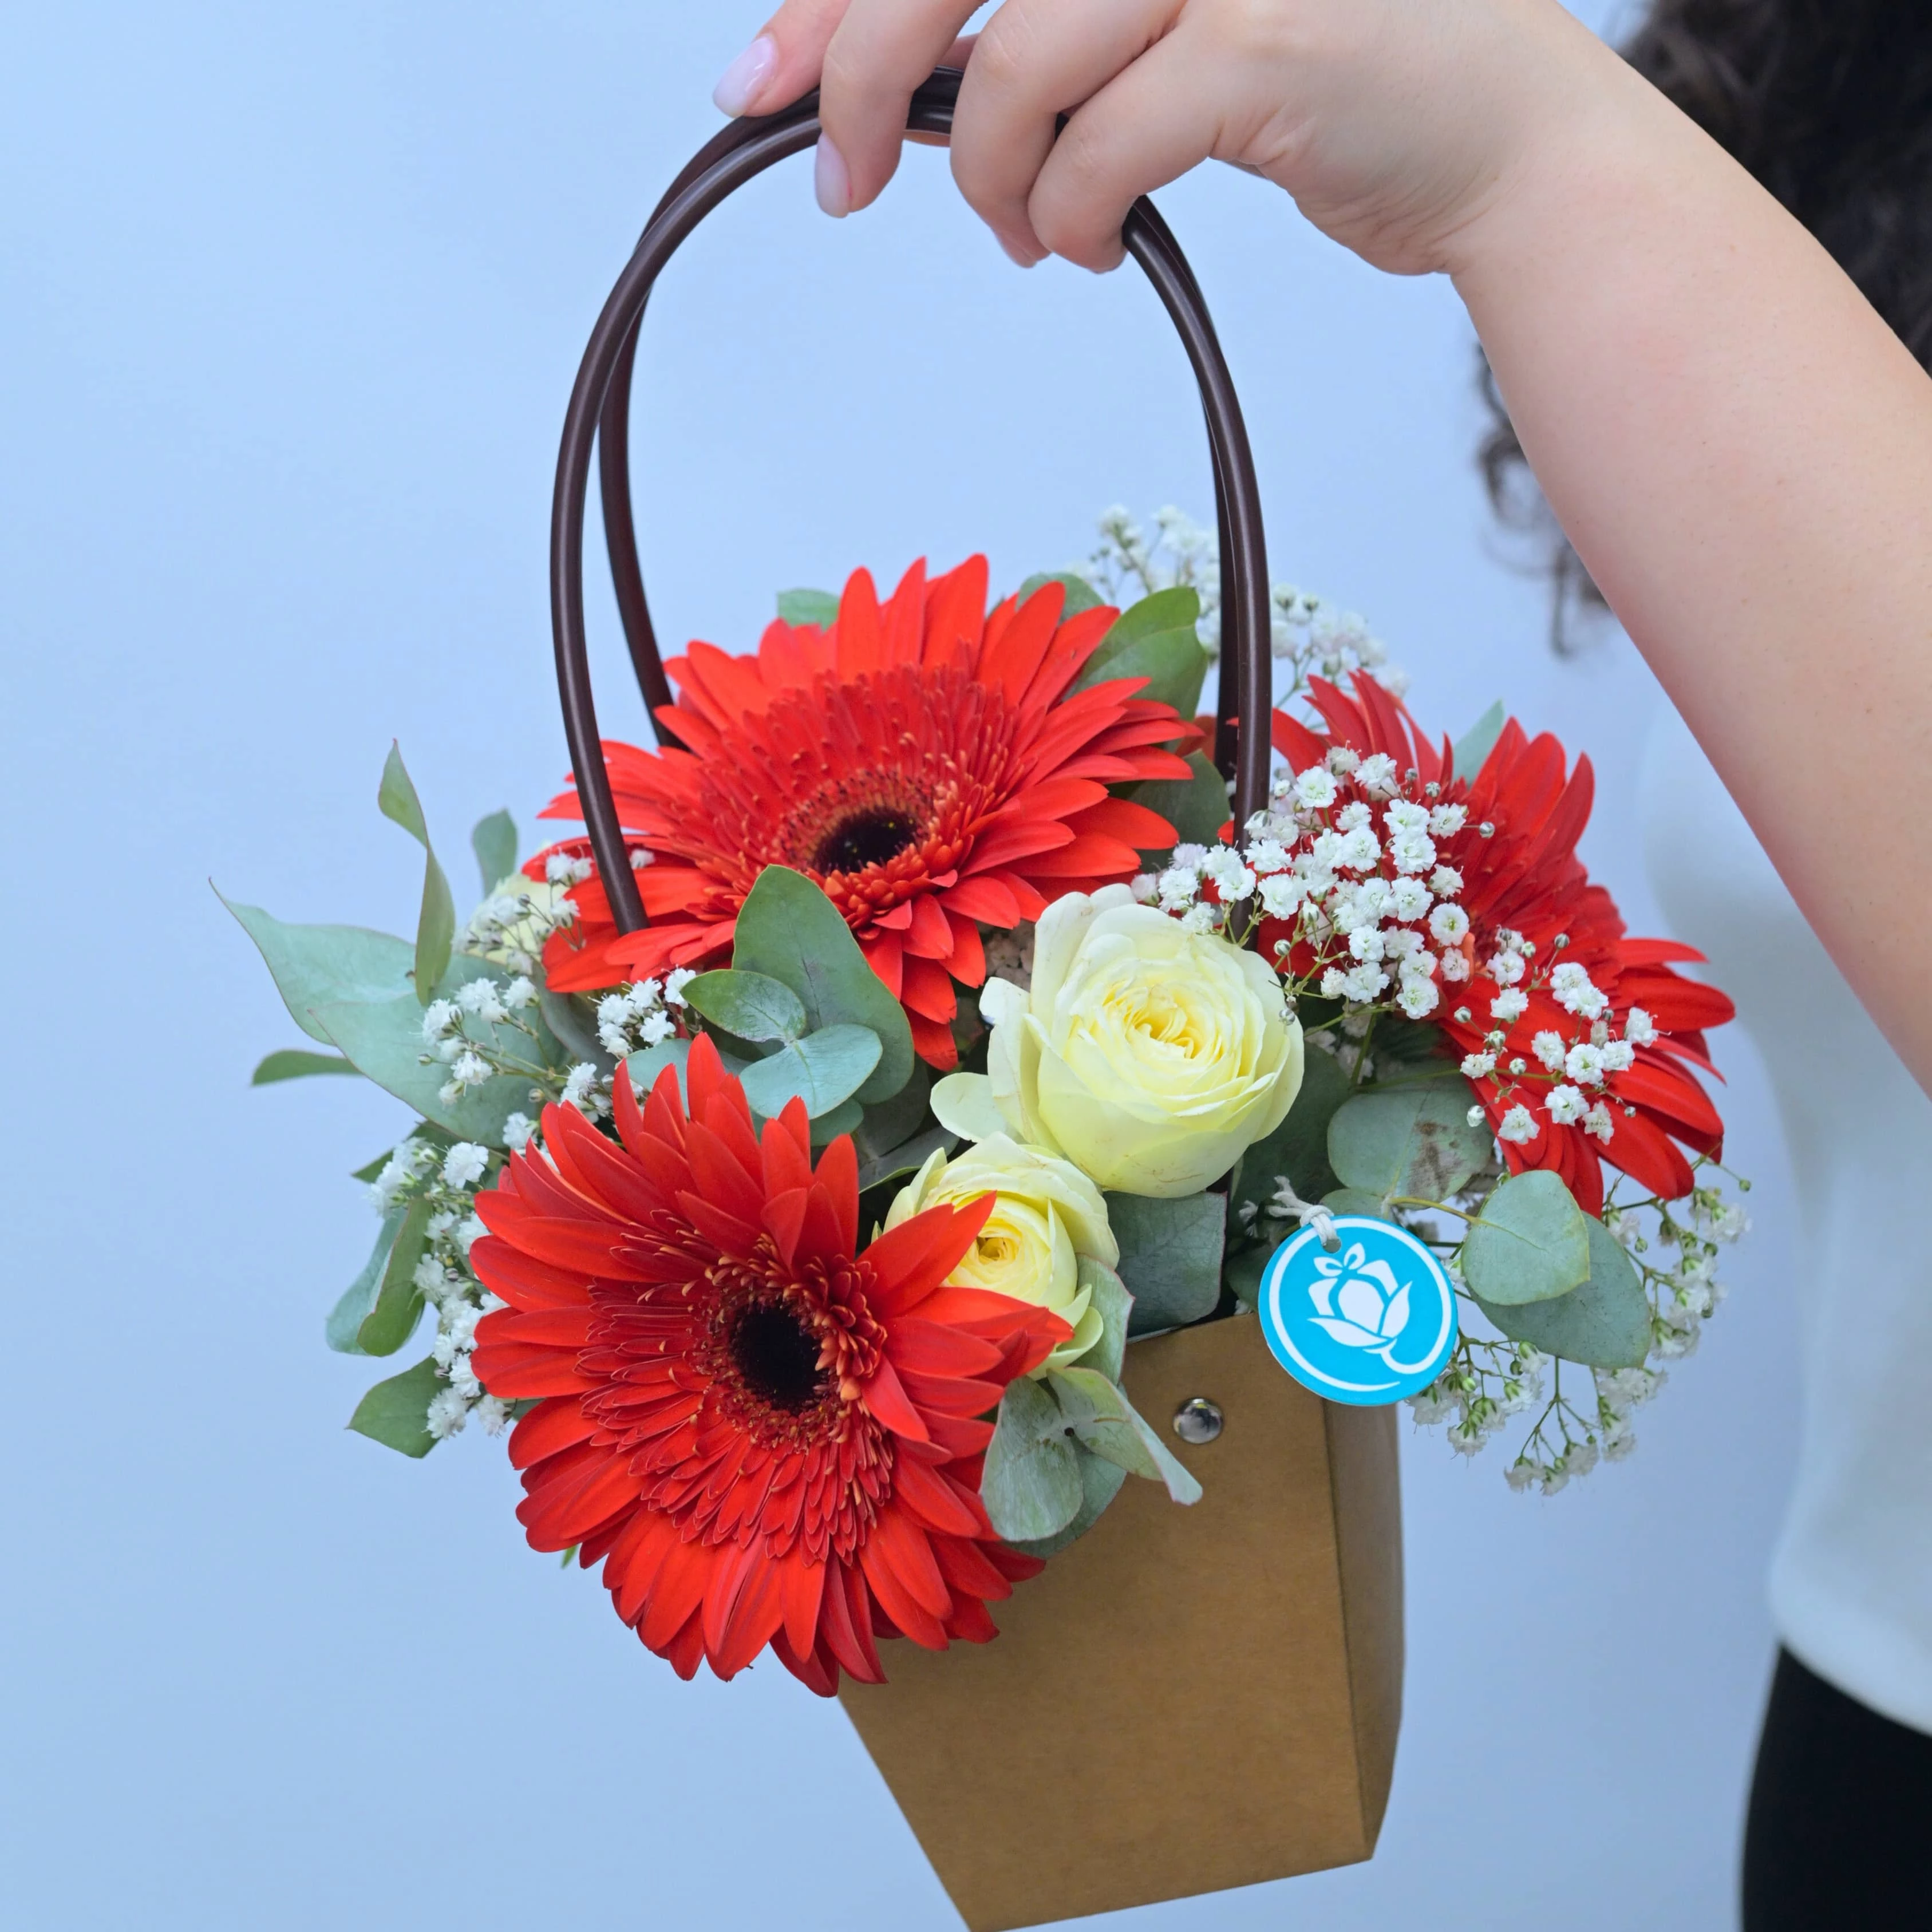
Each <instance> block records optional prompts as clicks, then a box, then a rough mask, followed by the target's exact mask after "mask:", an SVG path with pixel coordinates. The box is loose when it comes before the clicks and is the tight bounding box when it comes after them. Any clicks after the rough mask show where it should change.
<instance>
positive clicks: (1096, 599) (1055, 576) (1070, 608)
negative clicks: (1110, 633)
mask: <svg viewBox="0 0 1932 1932" xmlns="http://www.w3.org/2000/svg"><path fill="white" fill-rule="evenodd" d="M1049 583H1057V584H1058V585H1059V586H1060V587H1061V589H1063V590H1064V591H1065V592H1067V601H1066V602H1065V603H1064V604H1061V607H1060V621H1061V622H1062V623H1063V624H1064V623H1065V622H1066V621H1067V619H1068V618H1070V617H1077V616H1079V614H1080V613H1081V612H1082V611H1083V610H1094V609H1096V608H1097V607H1099V606H1100V604H1104V603H1105V602H1106V601H1107V600H1106V598H1104V597H1103V596H1102V595H1100V592H1099V591H1097V590H1096V589H1094V586H1093V585H1092V584H1091V583H1088V581H1087V580H1086V578H1085V577H1082V575H1080V574H1079V572H1078V571H1072V570H1043V571H1038V572H1037V573H1036V574H1034V575H1033V576H1031V577H1028V579H1027V580H1026V581H1025V583H1022V585H1021V586H1020V587H1019V601H1021V602H1022V604H1024V603H1025V601H1027V599H1028V598H1029V597H1031V595H1033V594H1034V592H1035V591H1036V590H1044V589H1046V586H1048V585H1049Z"/></svg>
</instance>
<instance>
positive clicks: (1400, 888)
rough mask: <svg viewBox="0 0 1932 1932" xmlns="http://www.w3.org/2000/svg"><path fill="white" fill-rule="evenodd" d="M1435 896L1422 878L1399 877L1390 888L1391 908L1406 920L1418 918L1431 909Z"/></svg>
mask: <svg viewBox="0 0 1932 1932" xmlns="http://www.w3.org/2000/svg"><path fill="white" fill-rule="evenodd" d="M1434 896H1435V895H1434V894H1433V892H1430V889H1429V888H1428V887H1427V886H1426V885H1424V883H1423V882H1422V881H1421V880H1420V879H1410V878H1402V879H1397V880H1394V883H1392V884H1391V887H1390V889H1389V910H1390V911H1391V913H1394V915H1395V916H1396V917H1397V919H1402V920H1403V921H1404V922H1407V921H1409V920H1411V919H1420V918H1421V916H1422V915H1423V914H1424V913H1426V912H1427V910H1429V907H1430V901H1431V900H1432V899H1433V898H1434Z"/></svg>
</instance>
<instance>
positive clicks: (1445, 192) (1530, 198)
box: [724, 0, 1932, 1090]
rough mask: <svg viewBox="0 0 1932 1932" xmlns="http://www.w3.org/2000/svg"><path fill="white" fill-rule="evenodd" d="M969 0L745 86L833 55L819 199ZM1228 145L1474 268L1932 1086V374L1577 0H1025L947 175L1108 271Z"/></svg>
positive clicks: (807, 16)
mask: <svg viewBox="0 0 1932 1932" xmlns="http://www.w3.org/2000/svg"><path fill="white" fill-rule="evenodd" d="M971 11H972V7H971V5H969V4H968V0H787V5H786V6H785V7H784V8H782V9H781V11H780V12H779V13H778V15H776V16H775V17H774V19H773V21H772V25H771V26H770V28H769V29H768V30H767V34H768V45H767V47H766V49H765V51H764V52H763V53H762V54H761V55H759V56H757V58H754V61H753V62H752V63H751V65H752V66H753V67H759V68H760V69H761V71H760V73H759V74H758V75H757V77H756V81H755V85H754V86H751V87H750V88H749V89H745V88H742V87H740V88H739V89H737V91H736V92H735V93H732V92H729V91H727V93H726V95H725V97H724V104H726V105H727V106H730V107H733V108H735V109H737V110H754V111H755V110H760V109H765V110H769V109H770V108H772V107H777V106H778V105H780V104H782V103H783V102H784V101H787V100H789V99H790V98H793V97H794V96H795V95H796V94H798V93H799V92H801V91H802V89H803V88H805V87H806V86H810V85H811V83H812V82H813V81H814V80H816V79H817V78H818V77H819V75H820V71H821V69H822V71H823V114H824V118H825V121H826V128H827V130H828V142H827V150H828V151H826V152H824V153H822V154H821V156H820V169H819V175H818V181H819V187H820V198H821V199H822V200H823V202H825V203H826V206H827V208H828V211H830V212H832V213H837V214H843V213H844V212H847V211H849V210H850V209H852V208H858V207H862V206H863V205H865V203H866V202H868V201H869V200H871V199H873V198H874V196H876V195H877V193H878V192H879V191H880V189H881V188H882V187H883V185H884V184H885V182H886V180H887V179H888V178H889V175H890V174H891V172H892V169H893V167H894V166H895V164H896V161H897V156H898V142H899V130H900V129H901V127H903V125H904V121H903V115H904V106H905V102H906V100H907V97H908V95H910V91H911V89H912V87H913V86H914V85H915V84H916V82H917V81H918V80H919V79H920V78H922V77H923V75H924V74H925V73H926V71H927V70H928V69H929V68H930V67H931V66H932V65H933V64H934V63H935V61H936V60H937V59H938V58H939V57H940V56H941V55H942V54H944V52H946V51H947V49H948V48H949V47H950V46H952V45H953V41H954V36H955V35H956V34H957V33H958V31H959V28H960V27H961V26H962V25H963V24H964V23H965V20H967V19H968V18H969V17H970V16H971ZM1067 110H1072V111H1073V118H1072V120H1071V121H1070V124H1069V125H1068V127H1067V130H1066V132H1065V133H1064V134H1063V135H1062V136H1061V137H1060V139H1058V142H1055V139H1054V133H1053V128H1054V118H1055V115H1056V113H1060V112H1063V111H1067ZM1211 156H1212V157H1218V158H1220V159H1222V160H1229V161H1232V162H1235V163H1238V164H1241V165H1243V166H1248V167H1250V168H1253V169H1256V170H1257V171H1258V172H1261V173H1263V174H1265V175H1267V176H1268V177H1269V178H1271V179H1272V180H1274V181H1276V182H1277V183H1278V184H1280V186H1281V187H1283V188H1284V189H1286V190H1287V191H1288V192H1289V193H1290V194H1292V196H1294V197H1295V199H1296V201H1297V202H1298V204H1299V205H1300V206H1301V209H1302V211H1303V212H1304V214H1307V216H1308V217H1309V218H1310V220H1313V221H1314V222H1316V223H1317V224H1318V225H1319V226H1322V228H1323V229H1325V230H1326V231H1327V232H1328V233H1330V234H1331V235H1333V236H1335V237H1336V239H1338V240H1340V241H1341V242H1345V243H1346V244H1347V245H1349V246H1350V247H1352V248H1355V250H1356V251H1358V253H1360V254H1362V255H1363V256H1364V257H1366V258H1367V260H1370V261H1371V262H1373V263H1376V264H1377V265H1378V266H1382V267H1384V268H1386V269H1391V270H1392V271H1394V272H1398V273H1405V274H1418V273H1429V272H1446V273H1448V274H1449V275H1451V276H1452V277H1453V278H1454V281H1455V283H1456V285H1457V288H1458V289H1459V290H1460V292H1461V293H1462V295H1463V299H1464V300H1465V301H1466V302H1467V303H1468V305H1469V311H1470V314H1471V315H1472V317H1473V318H1474V320H1475V325H1476V327H1477V329H1478V332H1479V334H1480V335H1481V338H1482V340H1483V343H1484V347H1485V348H1486V349H1487V351H1488V353H1489V356H1490V362H1491V365H1492V366H1493V368H1494V369H1495V371H1496V377H1497V380H1498V381H1499V383H1500V385H1501V386H1502V392H1503V394H1504V395H1505V398H1506V399H1507V401H1508V404H1509V407H1510V411H1511V416H1512V417H1513V418H1514V421H1515V423H1516V425H1517V431H1518V433H1519V434H1520V436H1521V437H1522V439H1523V446H1524V449H1525V450H1526V452H1527V453H1528V455H1529V458H1530V460H1531V462H1532V464H1533V466H1535V470H1536V473H1537V475H1538V478H1539V480H1540V481H1541V483H1542V484H1543V486H1544V490H1545V491H1546V493H1547V495H1548V496H1549V499H1550V502H1551V504H1552V505H1553V508H1555V510H1556V513H1557V514H1558V516H1559V517H1560V518H1561V520H1562V523H1563V525H1564V527H1565V529H1566V530H1567V531H1568V533H1569V535H1570V536H1571V540H1572V541H1574V543H1575V544H1576V546H1577V550H1578V552H1579V553H1580V555H1581V556H1582V557H1583V560H1584V562H1586V564H1587V565H1589V568H1590V570H1591V572H1592V574H1593V575H1594V576H1595V578H1596V580H1597V581H1598V583H1599V584H1600V585H1601V586H1602V588H1603V589H1604V592H1605V593H1606V595H1607V596H1608V597H1609V598H1610V603H1611V605H1612V607H1613V608H1614V609H1615V610H1616V613H1617V614H1618V616H1619V617H1620V618H1621V619H1622V621H1623V622H1624V623H1625V625H1626V626H1627V628H1628V630H1629V631H1630V633H1631V636H1632V637H1633V638H1634V640H1636V642H1637V645H1638V646H1639V648H1640V649H1642V650H1643V652H1644V654H1645V655H1646V658H1649V661H1650V662H1651V664H1652V667H1654V668H1655V670H1656V671H1657V673H1658V676H1659V677H1660V678H1661V679H1662V681H1663V682H1664V685H1665V686H1666V688H1667V689H1668V690H1669V691H1670V694H1671V695H1672V697H1673V698H1674V699H1675V700H1676V702H1677V703H1678V704H1679V706H1680V708H1681V709H1682V711H1683V712H1684V714H1685V717H1686V718H1687V719H1688V721H1689V722H1690V724H1691V728H1692V730H1694V732H1695V733H1697V737H1698V739H1699V740H1700V742H1701V743H1702V744H1703V745H1704V747H1705V748H1706V751H1708V753H1709V755H1710V757H1711V758H1712V762H1713V763H1715V766H1717V768H1718V771H1719V772H1720V773H1721V775H1722V776H1723V778H1724V781H1725V782H1726V784H1727V785H1728V786H1729V787H1730V789H1731V790H1732V792H1733V794H1734V795H1735V796H1736V798H1737V799H1738V802H1739V804H1740V805H1741V806H1742V808H1743V809H1744V811H1745V815H1746V816H1747V817H1748V818H1749V820H1751V824H1752V826H1754V829H1756V831H1757V833H1758V835H1759V837H1760V838H1761V839H1762V840H1763V842H1764V844H1765V846H1766V849H1767V850H1769V853H1770V854H1771V856H1772V859H1773V861H1774V862H1775V863H1776V865H1778V869H1779V871H1781V874H1783V875H1784V878H1785V880H1786V882H1787V883H1788V884H1789V885H1790V887H1791V889H1792V891H1793V893H1794V894H1795V895H1796V897H1797V899H1798V901H1799V904H1800V905H1801V906H1802V907H1803V908H1804V910H1805V913H1806V915H1807V916H1808V918H1809V919H1811V922H1812V924H1813V925H1814V927H1816V929H1817V931H1818V932H1819V933H1820V936H1821V937H1822V938H1823V940H1824V941H1825V943H1826V946H1827V947H1829V949H1830V950H1831V951H1832V955H1833V956H1834V957H1835V959H1837V961H1838V964H1839V965H1840V966H1841V968H1842V969H1843V971H1844V972H1845V974H1846V977H1848V978H1849V980H1850V981H1851V983H1852V985H1853V986H1854V987H1855V989H1857V991H1858V994H1859V995H1860V997H1861V998H1862V999H1863V1000H1864V1003H1865V1004H1866V1006H1867V1008H1868V1009H1869V1010H1870V1012H1871V1013H1872V1014H1873V1016H1874V1017H1875V1018H1876V1020H1877V1021H1878V1022H1879V1025H1881V1026H1882V1028H1884V1029H1885V1032H1886V1034H1887V1035H1888V1037H1889V1038H1890V1039H1891V1042H1892V1043H1893V1045H1894V1046H1895V1047H1896V1048H1897V1051H1898V1052H1899V1053H1900V1055H1901V1057H1902V1058H1903V1059H1904V1060H1905V1061H1906V1064H1907V1065H1908V1066H1909V1067H1911V1068H1912V1072H1913V1073H1914V1074H1915V1076H1916V1077H1917V1079H1918V1081H1919V1082H1920V1084H1921V1085H1922V1086H1925V1087H1927V1088H1928V1090H1932V1003H1928V1002H1926V1001H1923V1000H1921V999H1920V998H1918V991H1919V989H1918V983H1917V967H1918V960H1919V959H1920V957H1921V956H1923V955H1925V954H1926V953H1927V952H1928V950H1932V847H1928V844H1927V841H1925V840H1924V839H1922V838H1920V837H1919V836H1918V827H1917V823H1916V811H1915V802H1912V791H1911V787H1912V784H1913V781H1915V780H1916V779H1917V778H1918V777H1919V776H1920V775H1921V773H1924V772H1927V771H1928V770H1932V379H1928V378H1927V377H1926V375H1925V374H1924V372H1923V371H1921V369H1920V368H1918V365H1917V364H1916V363H1915V362H1914V361H1913V360H1912V357H1911V356H1909V354H1908V353H1907V352H1906V350H1904V348H1903V347H1902V346H1901V345H1900V344H1899V343H1898V342H1897V340H1896V338H1894V336H1893V335H1891V332H1890V331H1889V330H1888V329H1886V328H1885V325H1884V324H1883V323H1882V322H1881V321H1880V320H1879V318H1878V317H1877V316H1876V314H1874V313H1873V311H1871V310H1870V308H1868V307H1867V305H1866V304H1865V303H1864V300H1863V299H1862V298H1861V297H1860V296H1859V295H1858V293H1857V292H1856V290H1855V289H1853V287H1852V285H1851V284H1850V283H1849V281H1847V280H1846V278H1844V277H1843V275H1841V273H1840V272H1839V271H1838V269H1837V268H1836V267H1835V266H1834V265H1833V263H1832V262H1831V260H1830V259H1829V257H1827V256H1826V254H1825V253H1824V251H1823V250H1822V249H1821V248H1820V247H1819V246H1818V245H1817V243H1815V242H1814V241H1812V239H1811V238H1810V237H1809V236H1808V235H1807V234H1806V233H1805V232H1804V230H1803V229H1802V228H1801V227H1800V226H1799V225H1798V223H1796V222H1795V221H1794V220H1793V219H1792V218H1791V217H1790V216H1789V215H1787V214H1786V213H1785V212H1784V211H1783V210H1782V209H1781V208H1779V207H1778V205H1777V203H1776V202H1775V201H1773V200H1772V198H1771V197H1770V196H1769V195H1767V194H1766V193H1765V192H1764V191H1763V190H1762V189H1761V188H1760V187H1758V186H1757V184H1755V183H1754V181H1752V180H1751V178H1750V177H1749V176H1748V175H1746V174H1745V172H1744V171H1743V170H1742V169H1740V168H1739V167H1738V166H1736V164H1735V163H1733V162H1732V161H1731V160H1730V159H1729V158H1728V157H1726V156H1725V155H1724V154H1723V153H1722V152H1721V151H1720V150H1719V149H1718V148H1717V147H1716V146H1715V145H1714V144H1713V143H1712V142H1710V141H1709V140H1708V139H1706V137H1705V136H1703V134H1702V133H1700V132H1699V131H1698V130H1697V129H1696V128H1695V127H1694V126H1692V124H1691V123H1690V122H1689V121H1687V120H1686V119H1685V118H1684V117H1683V116H1682V115H1680V114H1679V113H1678V112H1677V110H1676V109H1675V108H1673V107H1671V106H1670V104H1668V103H1667V101H1664V99H1663V98H1662V97H1661V95H1658V94H1657V93H1656V92H1655V91H1654V90H1653V89H1651V88H1650V87H1649V85H1648V84H1647V83H1645V82H1644V81H1643V80H1641V79H1640V78H1639V77H1637V75H1635V74H1633V73H1632V72H1631V71H1630V70H1629V69H1628V68H1626V67H1625V65H1624V64H1623V63H1622V62H1621V61H1620V60H1619V59H1618V58H1617V57H1616V55H1614V54H1613V53H1612V52H1610V51H1609V50H1608V49H1606V48H1605V47H1604V46H1602V45H1601V43H1599V42H1598V40H1596V39H1595V37H1594V36H1592V34H1589V32H1588V31H1586V30H1585V29H1584V28H1582V27H1580V26H1578V25H1577V23H1576V22H1575V21H1574V20H1572V19H1571V17H1570V16H1569V15H1568V13H1565V12H1564V10H1562V8H1561V7H1559V5H1556V0H1007V4H1006V5H1004V6H1003V7H1001V10H999V12H998V13H996V14H995V16H994V17H993V18H992V21H991V22H990V23H989V26H988V28H987V29H986V32H985V33H984V34H983V35H982V36H981V37H980V42H979V43H978V45H977V47H976V48H975V49H974V52H973V56H972V59H971V65H970V66H969V67H968V78H967V83H966V85H965V88H964V89H962V96H961V101H960V107H959V116H958V119H957V121H956V129H955V134H954V140H953V169H954V172H955V174H956V176H957V178H959V184H960V186H961V187H962V190H964V191H965V194H966V196H967V198H968V200H970V201H971V202H972V203H973V205H974V206H975V207H976V208H977V209H979V211H980V213H981V214H983V216H984V217H986V220H988V222H989V224H990V225H991V226H992V227H993V229H994V230H995V233H996V234H997V235H998V236H999V238H1000V239H1001V244H1002V245H1003V246H1004V247H1005V248H1007V251H1008V252H1009V253H1010V254H1013V256H1014V257H1016V259H1019V260H1022V261H1026V260H1037V259H1038V258H1039V257H1040V255H1041V254H1043V253H1045V252H1046V251H1049V250H1051V251H1054V252H1056V253H1058V254H1064V255H1065V256H1067V257H1070V259H1071V260H1075V261H1076V262H1080V263H1084V264H1085V265H1086V266H1088V267H1091V268H1094V269H1104V268H1109V267H1112V266H1113V265H1114V264H1115V263H1116V262H1118V260H1119V258H1120V246H1119V239H1118V236H1119V227H1120V223H1121V217H1122V216H1123V214H1124V212H1125V211H1126V208H1127V205H1128V203H1129V202H1130V201H1131V200H1132V199H1133V196H1135V195H1136V194H1137V193H1142V192H1143V191H1145V190H1148V189H1151V188H1154V187H1158V186H1160V184H1162V183H1163V182H1165V181H1169V180H1171V179H1172V178H1174V177H1175V175H1178V174H1180V173H1181V172H1184V171H1185V170H1186V169H1188V168H1190V167H1191V166H1193V165H1194V164H1195V163H1197V162H1199V161H1200V160H1203V159H1205V158H1208V157H1211Z"/></svg>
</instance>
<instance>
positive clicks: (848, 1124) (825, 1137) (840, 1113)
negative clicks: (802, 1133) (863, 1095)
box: [811, 1100, 865, 1148]
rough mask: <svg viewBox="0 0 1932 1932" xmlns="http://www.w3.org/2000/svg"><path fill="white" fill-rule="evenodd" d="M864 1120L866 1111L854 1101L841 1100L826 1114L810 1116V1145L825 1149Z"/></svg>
mask: <svg viewBox="0 0 1932 1932" xmlns="http://www.w3.org/2000/svg"><path fill="white" fill-rule="evenodd" d="M864 1119H865V1109H864V1108H862V1106H859V1103H858V1102H857V1101H856V1100H841V1101H840V1103H838V1106H835V1107H834V1108H833V1109H832V1111H831V1112H829V1113H828V1114H814V1115H812V1116H811V1144H812V1145H813V1146H814V1147H815V1148H819V1147H826V1146H828V1145H829V1144H830V1143H831V1142H833V1141H835V1140H836V1139H838V1136H840V1135H841V1134H849V1133H851V1132H852V1131H853V1129H854V1128H856V1127H857V1126H858V1125H859V1123H860V1122H861V1121H863V1120H864Z"/></svg>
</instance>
